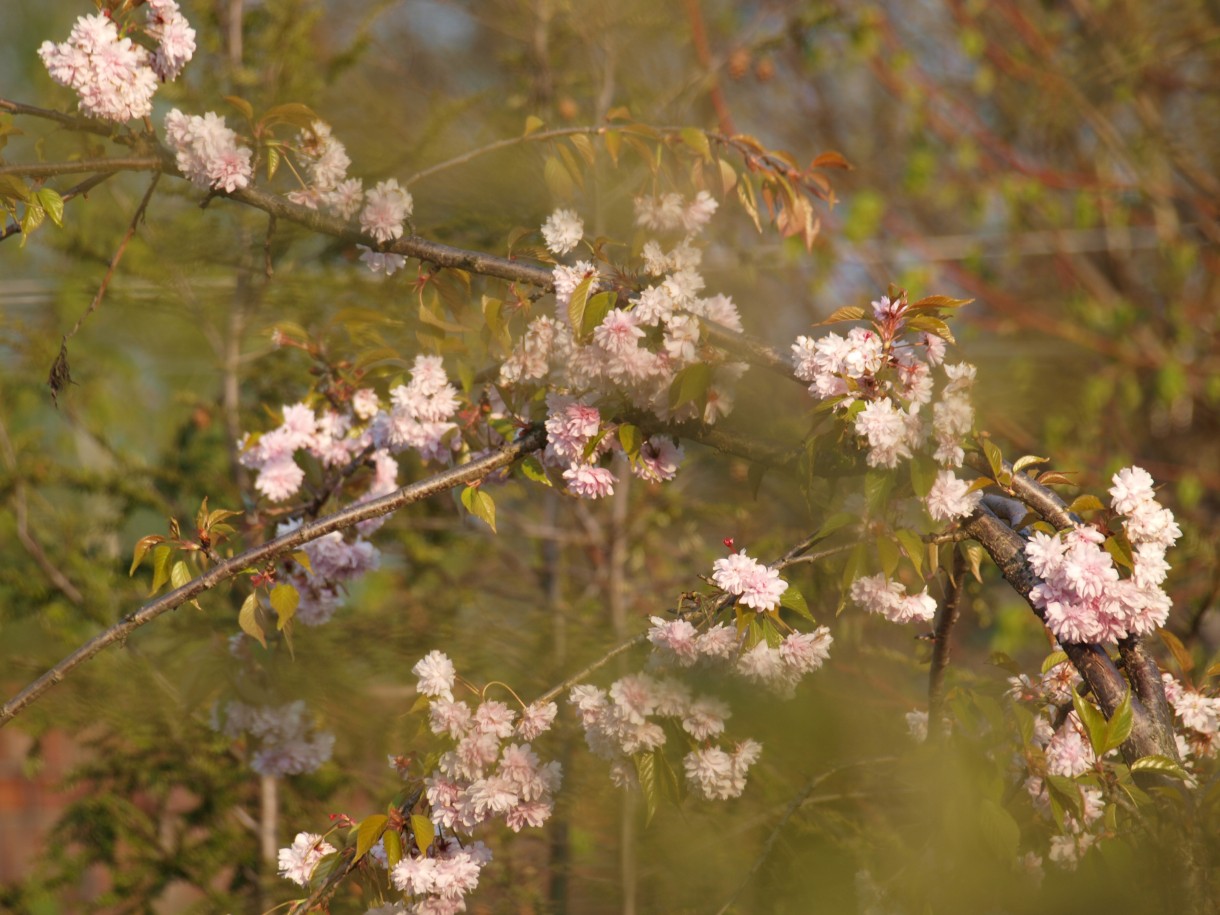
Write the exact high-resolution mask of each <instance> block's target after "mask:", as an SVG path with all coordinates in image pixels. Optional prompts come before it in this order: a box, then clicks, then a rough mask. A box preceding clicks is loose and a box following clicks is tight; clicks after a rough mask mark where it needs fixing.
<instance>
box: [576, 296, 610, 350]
mask: <svg viewBox="0 0 1220 915" xmlns="http://www.w3.org/2000/svg"><path fill="white" fill-rule="evenodd" d="M616 304H618V293H617V292H599V293H598V294H597V295H595V296H593V297H592V298H590V299H589V301H588V302H587V303H586V304H585V311H584V314H583V315H582V316H581V319H580V333H579V334H578V335H577V338H578V339H580V340H587V339H589V338H590V337H592V336H593V331H595V330H597V328H598V326H599V325H600V324H601V323H602V321H604V320H606V315H608V314H610V312H611V311H612V310H613V309H614V306H615V305H616Z"/></svg>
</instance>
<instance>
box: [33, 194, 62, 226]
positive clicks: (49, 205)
mask: <svg viewBox="0 0 1220 915" xmlns="http://www.w3.org/2000/svg"><path fill="white" fill-rule="evenodd" d="M34 199H35V200H37V201H38V205H39V206H41V207H42V208H43V209H44V210H46V211H47V215H48V216H50V217H51V222H53V223H55V225H57V226H59V228H61V229H62V228H63V227H64V199H63V198H62V197H60V196H59V192H58V191H56V190H54V189H53V188H49V187H44V188H42V189H41V190H39V191H37V192H35V194H34Z"/></svg>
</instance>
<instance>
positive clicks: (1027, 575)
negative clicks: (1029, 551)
mask: <svg viewBox="0 0 1220 915" xmlns="http://www.w3.org/2000/svg"><path fill="white" fill-rule="evenodd" d="M963 527H964V529H965V530H966V531H968V532H969V533H970V535H971V536H972V537H973V538H974V539H975V540H977V541H978V542H979V543H980V544H981V545H982V547H983V549H985V550H986V551H987V553H988V554H989V555H990V556H991V558H992V559H993V560H994V561H995V564H996V565H997V566H998V567H999V569H1000V573H1001V574H1002V575H1003V576H1004V578H1005V580H1006V581H1007V582H1008V583H1009V585H1011V586H1012V588H1013V590H1015V591H1016V592H1017V593H1018V594H1019V595H1021V597H1022V598H1024V599H1025V601H1026V602H1027V603H1028V604H1029V605H1030V608H1031V609H1033V611H1034V613H1036V614H1037V615H1038V619H1040V620H1042V621H1043V623H1045V621H1046V617H1045V614H1044V613H1043V612H1042V611H1041V610H1039V609H1038V608H1037V607H1035V606H1034V604H1033V601H1032V600H1030V596H1029V595H1030V592H1031V591H1032V590H1033V589H1034V587H1035V586H1036V585H1038V584H1039V583H1040V579H1039V578H1038V576H1037V575H1035V574H1034V571H1033V569H1032V568H1030V565H1029V563H1028V561H1026V559H1025V540H1024V539H1023V538H1022V537H1021V535H1020V534H1018V533H1017V532H1016V531H1014V530H1013V529H1012V528H1010V527H1009V526H1008V525H1006V524H1005V523H1004V522H1003V521H1001V520H1000V519H999V518H997V517H996V516H995V514H994V513H993V512H992V511H991V510H990V509H989V508H987V507H986V505H980V506H979V508H978V509H977V510H976V511H975V513H974V514H973V515H971V516H970V518H969V519H967V521H966V522H965V524H964V525H963ZM1061 645H1062V647H1063V651H1064V653H1065V654H1066V655H1067V656H1068V659H1069V660H1070V661H1071V662H1072V664H1073V665H1074V666H1075V668H1076V670H1078V671H1079V672H1080V675H1081V676H1082V677H1083V678H1084V681H1085V682H1086V683H1087V684H1088V685H1089V688H1090V689H1091V690H1092V691H1093V695H1094V696H1096V697H1097V703H1098V705H1100V706H1101V710H1102V712H1103V713H1104V714H1105V716H1106V718H1110V717H1111V716H1112V715H1113V714H1114V710H1115V709H1116V708H1118V705H1119V703H1120V702H1122V700H1123V697H1124V696H1125V695H1126V694H1127V690H1128V689H1129V686H1128V683H1127V681H1126V679H1125V678H1124V677H1123V675H1122V673H1121V672H1120V671H1119V670H1118V668H1117V667H1115V665H1114V662H1113V661H1111V660H1110V656H1109V655H1108V654H1107V653H1106V651H1105V649H1103V648H1102V646H1100V645H1095V644H1085V643H1079V642H1064V643H1061ZM1149 660H1150V659H1149ZM1146 673H1147V672H1145V675H1146ZM1158 681H1159V676H1158ZM1149 695H1151V693H1149ZM1160 696H1161V698H1162V699H1163V698H1164V691H1163V690H1162V691H1161V694H1160ZM1131 713H1132V719H1133V721H1134V724H1133V726H1132V728H1131V735H1130V736H1129V737H1128V738H1127V740H1126V742H1125V743H1123V745H1122V747H1121V751H1122V754H1123V759H1125V760H1126V761H1127V762H1128V763H1133V762H1135V760H1137V759H1139V758H1140V757H1143V756H1149V755H1153V754H1159V755H1162V756H1168V757H1169V758H1170V759H1174V760H1176V759H1177V758H1178V755H1177V747H1176V745H1175V743H1174V739H1173V731H1172V730H1167V729H1166V728H1164V727H1163V725H1162V722H1163V720H1165V716H1164V715H1162V714H1159V713H1158V712H1157V711H1155V710H1150V709H1149V707H1148V706H1147V705H1145V703H1144V697H1142V696H1140V695H1139V693H1138V692H1137V691H1135V690H1132V696H1131Z"/></svg>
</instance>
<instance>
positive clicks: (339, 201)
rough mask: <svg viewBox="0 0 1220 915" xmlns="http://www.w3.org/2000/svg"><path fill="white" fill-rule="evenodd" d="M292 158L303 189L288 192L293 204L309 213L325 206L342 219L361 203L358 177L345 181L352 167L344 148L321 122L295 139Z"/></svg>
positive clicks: (315, 123)
mask: <svg viewBox="0 0 1220 915" xmlns="http://www.w3.org/2000/svg"><path fill="white" fill-rule="evenodd" d="M296 157H297V160H298V162H299V163H300V164H301V172H302V176H301V177H302V179H303V180H304V182H305V186H304V187H302V188H298V189H297V190H294V191H290V192H289V193H288V199H289V200H291V201H292V202H293V203H299V204H301V205H302V206H307V207H309V208H310V209H311V210H316V209H318V208H319V207H325V208H326V209H327V210H330V211H331V212H332V213H335V214H337V215H339V216H341V217H342V218H343V219H351V218H352V217H353V216H355V215H356V213H357V211H358V210H359V209H360V204H361V203H362V202H363V200H364V187H363V185H362V184H361V182H360V179H359V178H348V177H347V169H348V166H349V165H351V164H352V160H351V158H349V157H348V155H347V149H346V148H345V147H344V145H343V144H342V143H341V142H340V141H339V140H338V139H337V138H336V137H335V136H334V134H333V133H332V131H331V127H330V125H329V124H327V123H326V122H325V121H314V123H313V125H312V126H311V127H310V128H309V129H308V130H303V131H301V133H300V134H299V135H298V136H297V146H296Z"/></svg>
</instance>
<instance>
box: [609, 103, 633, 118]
mask: <svg viewBox="0 0 1220 915" xmlns="http://www.w3.org/2000/svg"><path fill="white" fill-rule="evenodd" d="M606 120H607V121H630V120H631V109H630V108H628V107H627V106H626V105H619V106H618V107H617V108H611V109H610V110H609V111H607V112H606Z"/></svg>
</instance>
